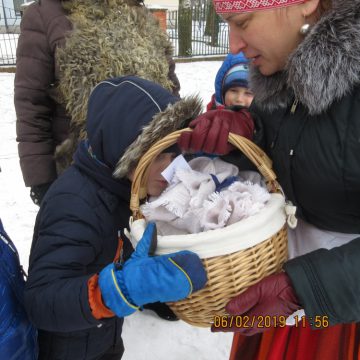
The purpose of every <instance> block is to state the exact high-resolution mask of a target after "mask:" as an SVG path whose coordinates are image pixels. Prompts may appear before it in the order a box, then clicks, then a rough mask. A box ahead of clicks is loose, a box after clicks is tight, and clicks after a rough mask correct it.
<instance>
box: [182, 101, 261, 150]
mask: <svg viewBox="0 0 360 360" xmlns="http://www.w3.org/2000/svg"><path fill="white" fill-rule="evenodd" d="M189 127H191V128H193V129H194V130H193V132H185V133H182V134H181V136H180V137H179V139H178V145H179V147H180V148H181V149H182V150H184V151H193V152H198V151H203V152H205V153H208V154H217V155H224V154H228V153H229V152H230V151H231V150H233V149H234V147H233V146H232V145H231V144H229V143H228V136H229V132H232V133H234V134H238V135H241V136H244V137H246V138H248V139H250V140H251V139H252V138H253V134H254V128H255V125H254V121H253V119H252V117H251V115H250V113H249V111H248V110H247V109H245V108H242V109H240V110H238V111H232V110H227V109H216V110H210V111H207V112H206V113H204V114H201V115H199V116H198V117H197V118H196V119H195V120H193V121H191V123H190V124H189Z"/></svg>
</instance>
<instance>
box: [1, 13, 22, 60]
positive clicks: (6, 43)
mask: <svg viewBox="0 0 360 360" xmlns="http://www.w3.org/2000/svg"><path fill="white" fill-rule="evenodd" d="M20 20H21V14H20V12H19V11H15V10H14V9H10V8H7V7H1V8H0V66H1V65H15V63H16V47H17V42H18V38H19V32H20Z"/></svg>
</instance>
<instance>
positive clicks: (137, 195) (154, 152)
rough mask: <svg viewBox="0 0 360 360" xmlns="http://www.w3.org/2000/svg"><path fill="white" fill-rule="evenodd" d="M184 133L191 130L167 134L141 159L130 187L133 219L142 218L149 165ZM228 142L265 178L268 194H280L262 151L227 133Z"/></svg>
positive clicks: (251, 143) (267, 160)
mask: <svg viewBox="0 0 360 360" xmlns="http://www.w3.org/2000/svg"><path fill="white" fill-rule="evenodd" d="M185 131H192V129H190V128H185V129H181V130H177V131H174V132H172V133H171V134H168V135H167V136H165V137H164V138H162V139H161V140H159V141H157V142H156V143H155V144H153V145H152V146H151V148H150V149H149V150H148V151H147V152H146V153H145V154H144V155H143V156H142V157H141V159H140V161H139V163H138V165H137V167H136V169H135V173H134V179H133V182H132V185H131V198H130V209H131V211H132V213H133V218H134V219H138V218H141V217H142V215H141V213H140V200H141V199H143V198H145V197H146V195H147V194H146V184H147V177H148V171H147V170H148V168H149V165H150V164H151V162H152V160H153V159H155V158H156V157H157V156H158V155H159V154H160V153H161V152H162V151H163V150H165V149H166V148H168V147H169V146H171V145H173V144H175V143H176V141H177V139H178V137H179V136H180V135H181V133H183V132H185ZM228 140H229V143H230V144H232V145H234V146H235V147H236V148H237V149H239V150H240V151H241V152H242V153H243V154H244V155H245V156H246V157H247V158H248V159H249V160H250V161H251V162H252V163H253V164H254V165H255V166H256V168H257V169H258V170H259V172H260V174H261V175H262V176H263V177H264V178H265V181H266V183H267V186H268V189H269V191H270V192H281V188H280V185H279V184H278V182H277V181H276V175H275V173H274V171H273V170H272V161H271V160H270V158H269V157H268V156H267V155H266V154H265V152H264V151H263V150H262V149H260V148H259V147H258V146H257V145H256V144H254V143H253V142H252V141H250V140H249V139H247V138H245V137H243V136H240V135H236V134H233V133H229V139H228Z"/></svg>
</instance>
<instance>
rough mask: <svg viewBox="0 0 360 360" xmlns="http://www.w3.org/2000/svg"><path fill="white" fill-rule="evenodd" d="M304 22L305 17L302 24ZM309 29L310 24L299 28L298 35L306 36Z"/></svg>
mask: <svg viewBox="0 0 360 360" xmlns="http://www.w3.org/2000/svg"><path fill="white" fill-rule="evenodd" d="M305 21H306V16H304V22H305ZM309 29H310V24H308V23H306V22H305V24H304V25H303V26H302V27H301V28H300V34H301V35H306V34H307V33H308V31H309Z"/></svg>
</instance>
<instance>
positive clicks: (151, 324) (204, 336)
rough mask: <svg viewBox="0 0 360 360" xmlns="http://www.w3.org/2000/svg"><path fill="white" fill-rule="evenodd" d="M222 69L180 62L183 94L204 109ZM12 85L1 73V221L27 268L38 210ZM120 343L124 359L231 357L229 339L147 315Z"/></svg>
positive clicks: (131, 321) (135, 318)
mask: <svg viewBox="0 0 360 360" xmlns="http://www.w3.org/2000/svg"><path fill="white" fill-rule="evenodd" d="M220 65H221V62H219V61H202V62H189V63H178V64H177V65H176V73H177V75H178V77H179V80H180V83H181V95H182V96H185V95H187V94H194V93H198V94H199V95H200V96H201V97H202V99H203V100H204V105H206V104H207V102H208V101H209V100H210V97H211V94H212V93H213V89H214V85H213V84H214V79H215V75H216V72H217V70H218V68H219V66H220ZM13 83H14V74H10V73H0V109H1V113H0V119H1V128H0V129H1V130H0V167H1V169H2V172H1V173H0V217H1V219H2V221H3V224H4V226H5V228H6V230H7V232H8V234H9V235H10V237H11V238H12V240H13V241H14V242H15V244H16V246H17V249H18V251H19V253H20V258H21V262H22V264H23V266H24V268H25V269H27V267H28V256H29V252H30V246H31V240H32V232H33V225H34V221H35V217H36V214H37V211H38V208H37V206H35V205H34V204H33V203H32V201H31V200H30V196H29V189H28V188H25V186H24V183H23V179H22V175H21V171H20V166H19V160H18V155H17V143H16V133H15V119H16V116H15V110H14V105H13V95H14V89H13V88H14V86H13ZM123 338H124V344H125V354H124V356H123V360H144V359H146V360H183V359H186V360H225V359H228V356H229V351H230V346H231V340H232V335H231V334H219V333H217V334H212V333H211V332H210V330H209V329H204V328H197V327H193V326H190V325H188V324H186V323H184V322H182V321H176V322H168V321H164V320H161V319H159V318H158V317H156V315H154V314H153V312H151V311H143V312H138V313H136V314H134V315H131V316H129V317H127V318H126V319H125V324H124V329H123ZM74 360H76V359H74Z"/></svg>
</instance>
